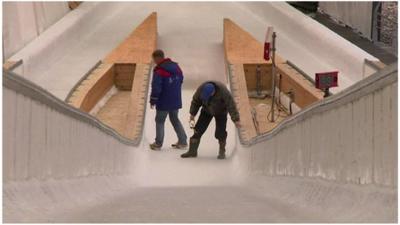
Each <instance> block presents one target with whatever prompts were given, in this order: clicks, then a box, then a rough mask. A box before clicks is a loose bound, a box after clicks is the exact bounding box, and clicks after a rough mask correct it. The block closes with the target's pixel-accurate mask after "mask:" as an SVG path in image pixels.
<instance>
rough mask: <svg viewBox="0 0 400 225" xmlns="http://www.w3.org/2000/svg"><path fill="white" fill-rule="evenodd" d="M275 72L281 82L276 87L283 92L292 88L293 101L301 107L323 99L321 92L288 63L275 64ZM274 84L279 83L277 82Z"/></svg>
mask: <svg viewBox="0 0 400 225" xmlns="http://www.w3.org/2000/svg"><path fill="white" fill-rule="evenodd" d="M277 73H278V74H280V75H281V83H280V87H278V88H279V89H280V90H281V91H283V92H288V91H290V90H292V91H293V92H294V94H295V96H294V102H295V103H296V105H298V106H300V107H301V108H304V107H306V106H308V105H310V104H311V103H314V102H316V101H319V100H321V99H323V95H324V94H323V92H322V91H321V90H319V89H316V88H315V87H314V85H313V84H312V83H311V82H310V81H308V80H307V79H306V78H305V77H303V75H301V74H300V73H298V72H297V71H296V70H295V69H294V68H292V67H291V66H289V65H288V64H286V63H280V64H277ZM278 77H279V76H278ZM278 79H279V78H277V81H278ZM276 85H279V83H278V82H277V83H276Z"/></svg>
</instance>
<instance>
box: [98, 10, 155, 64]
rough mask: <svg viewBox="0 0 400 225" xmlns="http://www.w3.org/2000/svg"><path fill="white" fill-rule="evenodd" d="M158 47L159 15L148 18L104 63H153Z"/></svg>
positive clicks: (153, 14)
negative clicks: (152, 59)
mask: <svg viewBox="0 0 400 225" xmlns="http://www.w3.org/2000/svg"><path fill="white" fill-rule="evenodd" d="M156 46H157V13H155V12H153V13H151V14H150V16H148V17H147V18H146V19H145V20H144V21H143V22H142V23H141V24H140V25H139V26H138V27H137V28H136V29H135V30H134V31H133V32H132V33H131V34H130V35H129V36H128V37H127V38H126V39H125V40H124V41H123V42H122V43H121V44H120V45H119V46H118V47H117V48H115V49H114V50H113V51H112V52H111V53H110V54H108V55H107V57H106V58H105V59H104V62H107V63H151V53H152V52H153V51H154V50H155V48H156Z"/></svg>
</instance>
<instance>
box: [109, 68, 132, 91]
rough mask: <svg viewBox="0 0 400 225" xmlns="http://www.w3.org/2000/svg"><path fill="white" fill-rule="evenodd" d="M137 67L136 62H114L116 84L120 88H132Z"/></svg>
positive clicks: (128, 89) (126, 89)
mask: <svg viewBox="0 0 400 225" xmlns="http://www.w3.org/2000/svg"><path fill="white" fill-rule="evenodd" d="M135 67H136V65H135V64H134V63H118V64H114V84H115V86H116V87H117V88H118V89H119V90H122V91H130V90H132V84H133V79H134V75H135Z"/></svg>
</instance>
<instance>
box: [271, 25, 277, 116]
mask: <svg viewBox="0 0 400 225" xmlns="http://www.w3.org/2000/svg"><path fill="white" fill-rule="evenodd" d="M275 38H276V33H275V32H273V33H272V49H271V51H272V104H271V122H275V109H274V105H275V77H276V76H275V73H276V71H275V50H276V49H275Z"/></svg>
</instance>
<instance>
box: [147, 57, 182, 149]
mask: <svg viewBox="0 0 400 225" xmlns="http://www.w3.org/2000/svg"><path fill="white" fill-rule="evenodd" d="M152 56H153V61H154V62H155V63H156V64H157V65H156V67H155V68H154V70H153V81H152V83H151V95H150V105H151V108H152V109H153V108H154V106H156V110H157V112H156V119H155V120H156V139H155V142H154V143H153V144H151V145H150V148H151V149H152V150H160V149H161V146H162V145H163V141H164V123H165V119H166V118H167V116H168V115H169V120H170V121H171V123H172V126H173V127H174V130H175V132H176V134H177V136H178V142H177V143H176V144H173V145H172V147H174V148H178V149H183V148H186V147H187V140H186V139H187V137H186V133H185V130H184V129H183V126H182V123H181V122H180V120H179V118H178V112H179V109H180V108H182V93H181V92H182V83H183V74H182V70H181V68H180V67H179V66H178V64H177V63H175V62H173V61H171V59H169V58H165V57H164V52H163V51H162V50H156V51H154V52H153V55H152Z"/></svg>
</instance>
